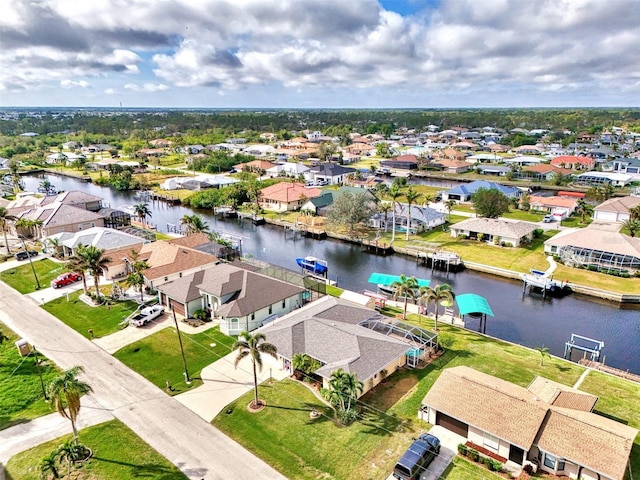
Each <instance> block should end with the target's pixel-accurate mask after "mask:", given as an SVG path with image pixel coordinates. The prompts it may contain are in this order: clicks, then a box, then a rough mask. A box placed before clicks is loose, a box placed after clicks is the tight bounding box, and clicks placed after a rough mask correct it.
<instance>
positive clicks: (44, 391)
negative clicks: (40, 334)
mask: <svg viewBox="0 0 640 480" xmlns="http://www.w3.org/2000/svg"><path fill="white" fill-rule="evenodd" d="M33 354H34V355H35V357H36V369H37V370H38V376H39V377H40V386H41V387H42V395H43V396H44V399H45V400H49V399H48V398H47V389H46V388H44V380H43V379H42V370H40V359H39V358H38V349H37V348H36V347H35V345H34V346H33Z"/></svg>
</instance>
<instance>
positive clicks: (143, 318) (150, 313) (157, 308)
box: [129, 305, 164, 327]
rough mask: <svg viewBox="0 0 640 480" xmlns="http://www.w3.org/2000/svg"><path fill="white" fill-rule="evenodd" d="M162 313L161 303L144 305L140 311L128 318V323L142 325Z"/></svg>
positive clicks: (136, 325) (135, 325)
mask: <svg viewBox="0 0 640 480" xmlns="http://www.w3.org/2000/svg"><path fill="white" fill-rule="evenodd" d="M163 313H164V307H163V306H162V305H153V306H152V307H144V308H143V309H142V310H140V312H138V313H137V314H136V315H134V316H133V317H131V318H130V319H129V325H131V326H133V327H142V326H144V325H146V324H147V323H149V322H151V321H153V320H155V319H156V318H158V317H159V316H160V315H162V314H163Z"/></svg>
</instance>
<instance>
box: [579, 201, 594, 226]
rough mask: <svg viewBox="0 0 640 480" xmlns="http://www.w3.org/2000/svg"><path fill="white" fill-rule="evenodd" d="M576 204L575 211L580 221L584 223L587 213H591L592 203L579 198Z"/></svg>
mask: <svg viewBox="0 0 640 480" xmlns="http://www.w3.org/2000/svg"><path fill="white" fill-rule="evenodd" d="M577 204H578V206H577V208H576V212H577V213H578V214H579V215H580V223H585V222H586V218H587V215H589V216H591V215H593V205H591V204H590V203H587V202H586V201H584V200H583V199H579V200H578V202H577Z"/></svg>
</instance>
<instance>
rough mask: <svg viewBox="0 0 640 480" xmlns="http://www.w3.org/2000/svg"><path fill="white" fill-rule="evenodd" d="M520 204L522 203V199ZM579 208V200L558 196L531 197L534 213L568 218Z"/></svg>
mask: <svg viewBox="0 0 640 480" xmlns="http://www.w3.org/2000/svg"><path fill="white" fill-rule="evenodd" d="M520 203H522V199H520ZM577 206H578V199H577V198H570V197H560V196H556V195H554V196H551V197H540V196H538V195H530V196H529V208H530V209H531V210H533V211H538V212H547V213H558V214H559V215H560V214H561V215H562V216H563V217H568V216H569V215H571V214H572V213H573V212H575V210H576V207H577Z"/></svg>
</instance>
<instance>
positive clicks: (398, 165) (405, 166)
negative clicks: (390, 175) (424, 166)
mask: <svg viewBox="0 0 640 480" xmlns="http://www.w3.org/2000/svg"><path fill="white" fill-rule="evenodd" d="M380 167H382V168H388V169H394V170H417V169H418V157H416V156H415V155H400V156H399V157H394V158H389V159H387V160H381V161H380Z"/></svg>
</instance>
